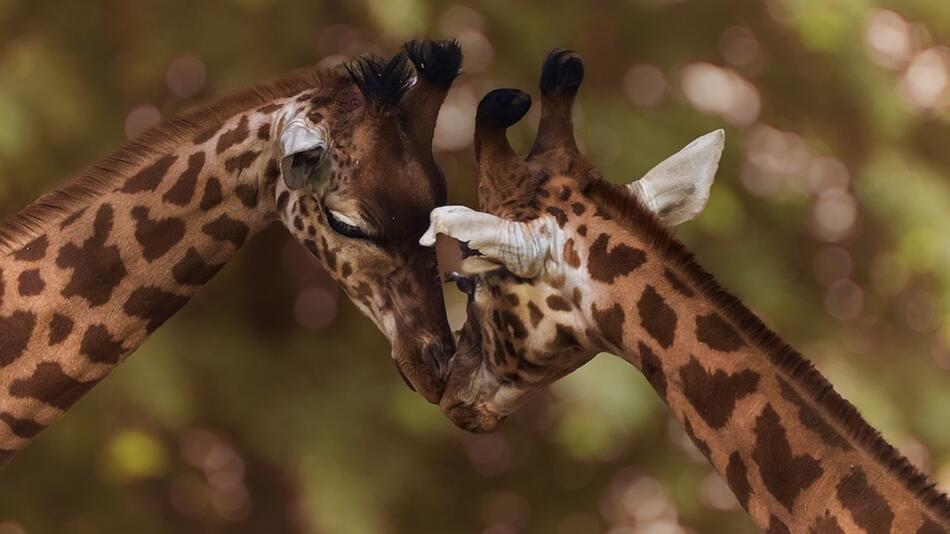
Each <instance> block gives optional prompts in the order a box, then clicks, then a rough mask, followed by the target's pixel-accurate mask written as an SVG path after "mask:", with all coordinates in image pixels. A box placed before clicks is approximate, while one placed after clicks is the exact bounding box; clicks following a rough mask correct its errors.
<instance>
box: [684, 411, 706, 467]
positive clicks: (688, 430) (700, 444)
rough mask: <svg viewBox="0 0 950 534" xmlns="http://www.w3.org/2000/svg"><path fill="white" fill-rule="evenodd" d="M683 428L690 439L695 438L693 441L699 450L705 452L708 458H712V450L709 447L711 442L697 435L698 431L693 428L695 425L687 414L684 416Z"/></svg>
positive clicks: (704, 454)
mask: <svg viewBox="0 0 950 534" xmlns="http://www.w3.org/2000/svg"><path fill="white" fill-rule="evenodd" d="M683 430H684V431H685V432H686V435H687V436H689V439H691V440H693V443H694V444H695V445H696V448H697V449H699V452H701V453H703V456H705V457H706V458H710V457H711V454H710V453H711V452H712V451H711V450H710V449H709V444H708V443H706V442H705V441H703V440H701V439H699V438H698V437H697V436H696V431H695V430H693V425H692V424H690V422H689V419H687V418H686V416H685V415H684V416H683Z"/></svg>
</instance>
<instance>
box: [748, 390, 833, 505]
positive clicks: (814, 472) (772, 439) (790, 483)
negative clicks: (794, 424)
mask: <svg viewBox="0 0 950 534" xmlns="http://www.w3.org/2000/svg"><path fill="white" fill-rule="evenodd" d="M752 459H753V460H754V461H755V463H756V465H758V467H759V476H760V477H762V483H763V484H764V485H765V489H767V490H769V493H771V494H772V495H773V496H774V497H775V500H777V501H778V502H780V503H781V504H782V506H784V507H785V509H787V510H788V511H789V512H791V511H792V506H793V505H794V504H795V499H796V498H798V495H799V494H800V493H801V492H802V491H804V490H806V489H808V487H809V486H811V485H812V484H813V483H814V482H815V481H816V480H818V478H819V477H820V476H821V474H822V473H823V472H824V471H823V469H822V468H821V465H820V464H819V463H818V460H816V459H815V458H813V457H812V456H811V455H810V454H807V453H805V454H799V455H797V456H796V455H794V454H792V446H791V445H790V444H789V443H788V435H787V434H786V432H785V427H783V426H782V423H781V419H780V418H779V415H778V414H777V413H775V410H774V409H773V408H772V405H770V404H766V405H765V408H764V409H763V410H762V413H761V414H760V415H759V416H758V417H757V418H756V419H755V448H754V449H753V450H752Z"/></svg>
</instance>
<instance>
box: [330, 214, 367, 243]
mask: <svg viewBox="0 0 950 534" xmlns="http://www.w3.org/2000/svg"><path fill="white" fill-rule="evenodd" d="M323 213H324V215H326V218H327V224H329V225H330V228H332V229H333V231H334V232H336V233H338V234H340V235H342V236H343V237H349V238H351V239H367V240H369V239H370V236H369V234H367V233H366V232H365V231H363V229H362V228H360V227H359V226H354V225H352V224H348V223H345V222H343V221H341V220H340V219H337V218H336V217H334V216H333V214H332V213H330V210H328V209H324V210H323Z"/></svg>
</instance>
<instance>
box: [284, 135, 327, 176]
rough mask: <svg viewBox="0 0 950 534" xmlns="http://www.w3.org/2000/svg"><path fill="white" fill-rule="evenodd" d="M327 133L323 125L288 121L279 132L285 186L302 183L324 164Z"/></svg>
mask: <svg viewBox="0 0 950 534" xmlns="http://www.w3.org/2000/svg"><path fill="white" fill-rule="evenodd" d="M326 153H327V139H326V134H325V133H324V130H323V129H322V128H317V127H314V126H312V125H310V124H305V123H304V122H302V121H297V120H294V121H291V122H290V123H289V124H287V126H286V127H285V128H284V130H283V132H281V135H280V172H281V174H282V175H283V177H284V184H285V185H286V186H287V188H288V189H291V190H296V189H300V188H301V187H303V186H304V185H305V184H306V183H307V182H308V181H309V180H312V179H313V178H315V177H316V176H318V171H319V170H320V169H321V168H325V167H326V164H325V159H326Z"/></svg>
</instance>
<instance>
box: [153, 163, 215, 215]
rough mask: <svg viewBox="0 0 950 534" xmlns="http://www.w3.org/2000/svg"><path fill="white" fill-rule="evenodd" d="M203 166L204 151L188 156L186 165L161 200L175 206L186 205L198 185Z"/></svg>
mask: <svg viewBox="0 0 950 534" xmlns="http://www.w3.org/2000/svg"><path fill="white" fill-rule="evenodd" d="M204 166H205V153H204V152H195V153H194V154H192V155H191V156H189V157H188V167H187V168H186V169H185V172H183V173H181V176H180V177H179V178H178V181H177V182H175V185H173V186H172V187H171V189H169V190H168V191H166V192H165V194H164V195H162V200H164V201H165V202H168V203H169V204H175V205H176V206H186V205H188V203H189V202H191V199H192V197H194V196H195V189H196V188H197V187H198V175H199V174H200V173H201V169H203V168H204Z"/></svg>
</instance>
